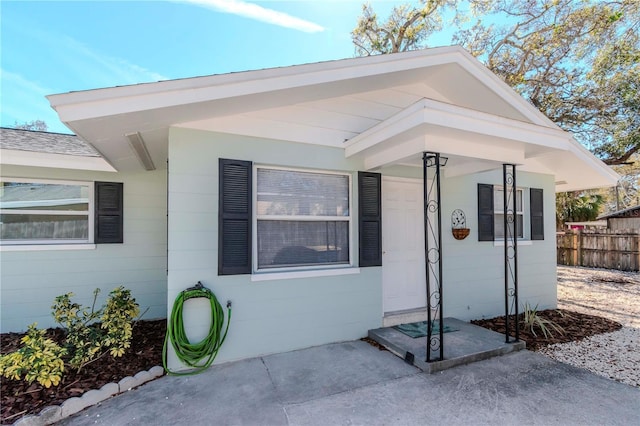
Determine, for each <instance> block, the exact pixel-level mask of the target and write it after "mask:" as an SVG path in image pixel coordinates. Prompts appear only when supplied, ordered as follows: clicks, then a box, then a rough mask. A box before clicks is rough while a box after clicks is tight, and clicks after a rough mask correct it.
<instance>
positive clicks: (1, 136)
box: [0, 127, 115, 171]
mask: <svg viewBox="0 0 640 426" xmlns="http://www.w3.org/2000/svg"><path fill="white" fill-rule="evenodd" d="M0 164H7V165H9V164H13V165H20V166H32V167H54V168H68V169H80V170H96V171H115V169H114V168H113V167H111V166H110V165H109V164H108V163H107V162H106V161H105V160H104V159H103V158H102V156H101V155H100V153H99V152H98V151H96V150H95V148H94V147H93V146H91V144H89V143H87V142H85V141H83V140H82V139H80V138H78V137H77V136H76V135H70V134H65V133H54V132H42V131H35V130H24V129H13V128H8V127H0Z"/></svg>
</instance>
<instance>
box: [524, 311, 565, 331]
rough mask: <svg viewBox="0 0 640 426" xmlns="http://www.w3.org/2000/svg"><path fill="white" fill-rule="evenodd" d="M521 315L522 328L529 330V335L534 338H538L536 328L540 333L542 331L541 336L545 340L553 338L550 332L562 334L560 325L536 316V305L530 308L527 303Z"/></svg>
mask: <svg viewBox="0 0 640 426" xmlns="http://www.w3.org/2000/svg"><path fill="white" fill-rule="evenodd" d="M522 315H523V319H522V323H523V324H522V326H523V327H524V328H528V329H529V330H531V333H533V335H534V336H536V337H538V335H537V334H536V328H539V329H540V331H542V335H543V336H544V337H545V338H549V337H553V333H552V330H553V331H554V332H557V333H560V334H564V329H563V328H562V327H561V326H560V325H558V324H557V323H555V322H554V321H551V320H549V319H546V318H542V317H541V316H540V315H539V314H538V305H536V306H535V307H533V308H532V307H531V305H529V303H525V304H524V309H523V313H522Z"/></svg>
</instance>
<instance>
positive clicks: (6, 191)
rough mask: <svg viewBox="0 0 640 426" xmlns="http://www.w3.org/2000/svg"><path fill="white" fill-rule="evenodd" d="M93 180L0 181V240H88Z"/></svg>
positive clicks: (40, 241)
mask: <svg viewBox="0 0 640 426" xmlns="http://www.w3.org/2000/svg"><path fill="white" fill-rule="evenodd" d="M92 204H93V183H75V182H54V181H48V182H45V181H41V182H36V181H29V180H21V179H7V180H2V181H0V241H1V242H2V244H33V243H36V244H37V243H68V242H74V243H75V242H90V241H91V240H92V238H93V232H92V228H93V220H92V209H93V206H92Z"/></svg>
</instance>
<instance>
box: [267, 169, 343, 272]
mask: <svg viewBox="0 0 640 426" xmlns="http://www.w3.org/2000/svg"><path fill="white" fill-rule="evenodd" d="M255 179H256V186H255V187H256V195H255V200H256V202H255V220H256V227H255V228H256V231H255V235H256V245H255V251H256V256H255V258H256V266H257V269H258V270H265V269H275V268H292V267H310V266H313V267H316V266H329V265H348V264H350V261H351V256H350V247H349V241H350V229H351V209H350V206H351V205H350V203H351V197H350V187H351V176H350V175H348V174H339V173H330V172H309V171H300V170H286V169H277V168H267V167H256V177H255Z"/></svg>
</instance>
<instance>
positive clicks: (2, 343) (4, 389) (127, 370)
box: [0, 320, 166, 424]
mask: <svg viewBox="0 0 640 426" xmlns="http://www.w3.org/2000/svg"><path fill="white" fill-rule="evenodd" d="M165 330H166V320H156V321H138V322H137V323H136V324H135V326H134V328H133V338H132V339H131V348H130V349H129V350H128V351H127V352H126V353H125V354H124V355H123V356H122V357H120V358H113V357H111V356H109V355H107V356H104V357H102V358H100V359H98V360H97V361H95V362H93V363H91V364H89V365H87V366H85V367H84V369H83V370H81V372H80V373H77V372H75V371H74V370H67V371H65V374H64V375H63V377H62V381H61V383H60V384H59V385H58V386H52V387H50V388H49V389H46V388H44V387H43V386H41V385H40V384H38V382H33V383H32V384H31V385H29V384H27V383H26V382H23V381H17V380H10V379H6V378H4V377H2V378H1V380H2V386H1V388H0V395H1V397H0V414H1V416H0V420H1V422H0V423H1V424H11V423H13V422H15V421H16V420H18V419H19V418H20V417H22V416H24V415H27V414H37V413H39V412H40V410H42V409H43V408H44V407H47V406H49V405H60V404H62V403H63V402H64V401H65V400H67V399H68V398H71V397H74V396H81V395H82V394H83V393H85V392H86V391H88V390H91V389H100V388H101V387H102V386H104V385H105V384H107V383H111V382H115V383H117V382H119V381H120V380H121V379H123V378H125V377H127V376H134V375H135V374H137V373H139V372H140V371H143V370H148V369H150V368H151V367H154V366H156V365H162V345H163V343H164V335H165ZM22 336H24V334H19V333H3V334H0V353H3V354H4V353H8V352H13V351H15V350H17V349H19V348H20V347H21V343H20V339H21V338H22ZM47 337H48V338H50V339H52V340H54V341H55V342H57V343H58V344H60V343H61V339H62V337H63V332H62V330H61V329H59V328H56V329H49V330H47Z"/></svg>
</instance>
